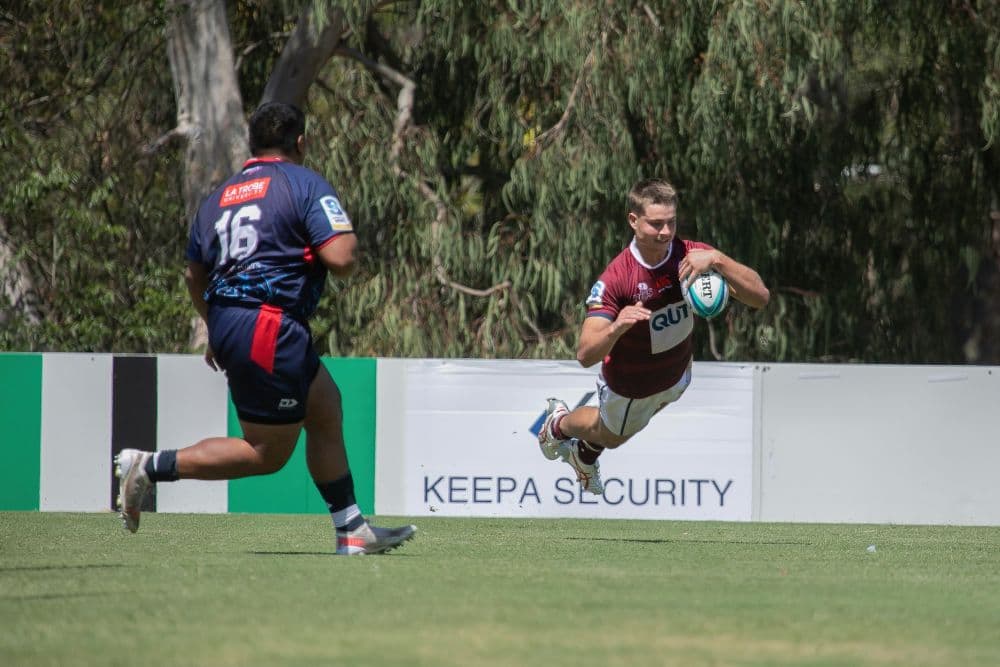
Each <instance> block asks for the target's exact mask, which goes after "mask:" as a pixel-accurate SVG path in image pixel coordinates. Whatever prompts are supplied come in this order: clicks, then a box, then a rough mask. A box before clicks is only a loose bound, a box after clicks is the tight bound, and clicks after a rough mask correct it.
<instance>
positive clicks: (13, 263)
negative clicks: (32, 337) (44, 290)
mask: <svg viewBox="0 0 1000 667" xmlns="http://www.w3.org/2000/svg"><path fill="white" fill-rule="evenodd" d="M5 229H6V223H5V221H4V219H3V218H2V217H0V294H2V295H3V301H2V302H0V325H5V324H6V323H7V322H8V321H9V320H10V318H11V311H13V312H14V313H20V316H21V318H23V320H24V321H25V322H26V323H27V324H38V323H39V322H40V321H41V319H42V318H41V314H40V312H39V308H38V293H37V291H36V290H35V286H34V283H33V282H32V280H31V274H30V273H29V272H28V270H27V267H25V266H24V265H23V263H22V262H20V261H17V260H16V259H15V257H14V251H13V250H12V249H11V246H10V242H9V240H8V238H7V234H6V232H5Z"/></svg>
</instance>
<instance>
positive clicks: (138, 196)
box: [0, 0, 1000, 363]
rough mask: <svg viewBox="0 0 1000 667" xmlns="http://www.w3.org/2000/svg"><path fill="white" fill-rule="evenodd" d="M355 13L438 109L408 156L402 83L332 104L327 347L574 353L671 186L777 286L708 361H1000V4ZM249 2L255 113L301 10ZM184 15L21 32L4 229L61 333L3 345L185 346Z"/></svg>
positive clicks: (324, 117)
mask: <svg viewBox="0 0 1000 667" xmlns="http://www.w3.org/2000/svg"><path fill="white" fill-rule="evenodd" d="M326 4H327V3H324V2H320V1H319V0H313V1H311V2H308V3H305V5H307V6H308V9H307V10H308V11H313V12H318V13H321V12H322V10H323V9H324V8H325V7H326ZM348 4H349V5H350V7H349V9H348V10H347V11H348V17H347V25H348V26H349V29H348V31H347V32H345V35H344V39H345V42H344V46H345V47H346V48H347V49H350V50H351V51H353V52H354V53H355V54H356V55H359V56H362V57H363V58H364V59H367V61H368V63H379V64H381V65H382V66H384V67H388V68H391V69H392V70H394V71H395V72H396V73H398V75H400V76H402V77H405V78H406V79H407V80H408V81H410V82H412V84H413V108H412V120H411V122H410V124H408V125H407V126H406V127H405V128H403V131H402V134H401V135H398V136H397V134H396V124H397V120H398V117H399V106H398V104H399V101H400V99H401V98H400V97H399V93H400V90H401V88H400V85H399V83H398V81H393V80H390V78H388V77H387V76H385V75H384V74H381V73H379V72H377V71H375V70H373V69H372V68H370V67H368V66H366V65H365V63H364V62H362V60H361V59H360V58H353V57H348V55H347V54H346V52H343V51H342V52H341V53H340V54H339V55H338V56H336V57H334V58H333V59H332V60H331V61H330V62H329V63H328V65H327V67H326V68H325V69H324V70H323V72H322V73H321V76H320V78H319V80H318V81H317V84H316V85H314V86H313V88H312V91H311V95H310V99H309V112H310V128H309V132H310V134H311V146H312V148H311V150H310V153H309V158H308V160H309V162H308V163H309V165H310V166H312V167H314V168H316V169H318V170H319V171H321V172H322V173H323V174H325V175H326V176H327V177H328V178H329V180H330V181H331V182H332V183H333V184H334V185H335V186H336V187H337V188H338V190H340V192H341V194H342V197H343V200H344V202H345V205H346V207H347V209H348V211H349V213H350V214H351V215H352V217H353V219H354V220H355V222H356V224H357V227H358V230H359V237H360V240H361V244H362V250H363V258H364V259H363V266H362V269H361V271H360V272H359V274H357V275H356V276H355V277H353V278H352V279H350V280H349V281H347V282H345V283H338V284H335V283H331V289H330V290H329V293H328V295H327V297H326V298H325V299H324V301H323V303H322V304H321V311H320V314H319V317H318V318H317V320H316V322H315V327H314V328H315V331H316V334H317V340H318V342H319V345H320V349H321V351H322V352H323V353H325V354H334V355H337V354H343V355H347V354H355V355H377V356H416V357H421V356H426V357H494V356H495V357H569V356H572V355H573V350H574V349H575V345H576V335H577V331H578V327H579V324H580V322H581V320H582V316H583V309H582V302H583V299H584V298H585V297H586V295H587V293H588V291H589V289H590V285H591V284H592V282H593V281H594V280H595V279H596V277H597V275H598V273H599V272H600V270H601V269H602V268H603V266H604V265H605V263H606V262H607V261H608V260H610V259H611V257H613V256H614V254H615V253H617V252H618V251H619V250H620V249H621V248H622V247H624V245H625V243H627V241H628V239H629V233H628V232H629V229H628V226H627V223H626V221H625V210H624V209H625V202H624V198H625V193H626V191H627V190H628V188H629V186H630V185H631V184H632V183H633V182H634V181H635V180H636V179H637V178H640V177H647V176H665V177H667V178H669V179H671V180H672V181H673V182H674V183H675V184H676V185H677V186H678V188H679V190H680V193H681V211H680V212H681V231H680V233H681V235H682V236H684V237H687V238H693V239H697V240H702V241H705V242H708V243H712V244H713V245H716V246H717V247H719V248H720V249H722V250H723V251H725V252H726V253H727V254H729V255H731V256H732V257H734V258H736V259H738V260H740V261H742V262H745V263H747V264H749V265H751V266H752V267H754V268H756V269H757V270H758V272H759V273H760V274H761V276H762V277H763V278H764V280H765V282H766V283H767V284H768V286H769V287H770V288H771V293H772V299H771V304H770V305H769V306H768V307H767V308H766V309H764V310H763V311H760V312H753V311H750V310H749V309H747V308H745V307H743V306H742V305H741V304H734V305H733V306H732V307H731V308H730V310H729V311H728V312H727V313H726V315H725V317H724V318H722V319H720V320H717V321H714V322H713V323H712V325H711V334H712V335H711V336H709V335H707V334H708V333H709V327H708V325H707V324H700V325H699V331H698V334H699V337H698V341H699V343H698V344H699V348H698V356H699V358H713V356H714V352H713V343H714V350H715V351H717V352H718V353H719V356H721V357H722V358H726V359H738V360H753V359H768V360H777V361H781V360H785V361H806V360H812V361H828V360H829V361H832V360H863V361H891V362H901V363H905V362H957V361H965V360H973V361H975V360H979V361H993V362H996V361H997V359H998V358H1000V348H996V347H994V348H993V351H992V352H988V354H992V355H993V356H988V357H987V358H985V359H984V358H982V357H979V358H977V357H975V356H969V354H968V353H967V352H965V351H964V349H963V346H964V345H965V344H966V342H967V340H968V339H969V338H970V336H971V335H972V332H973V330H975V329H976V328H977V327H980V326H982V324H983V318H982V317H981V316H980V317H978V318H977V316H976V315H975V314H976V313H984V312H985V313H990V312H1000V280H997V279H996V277H997V272H998V266H997V259H996V258H997V256H998V255H997V253H998V250H1000V249H998V247H997V245H998V242H997V241H996V240H995V239H994V238H993V237H992V236H991V234H993V233H994V232H993V225H994V224H995V223H994V222H992V221H991V218H990V215H991V211H992V212H993V215H998V214H997V213H996V212H997V211H998V210H1000V203H998V202H1000V192H998V190H1000V161H998V160H997V148H996V144H997V138H998V132H1000V121H998V117H1000V37H998V35H1000V8H998V6H997V5H996V3H994V2H989V1H987V0H983V1H981V2H972V1H970V2H963V3H901V4H889V5H886V4H885V3H878V2H874V0H864V1H861V2H855V3H845V2H839V1H837V0H817V1H816V2H809V3H803V2H793V1H792V0H777V1H775V2H770V3H760V2H746V1H743V0H728V1H722V0H720V1H718V2H711V3H708V2H701V1H697V0H687V1H682V2H676V1H671V2H667V1H661V2H646V3H636V4H627V3H611V4H610V5H607V4H604V3H601V4H600V5H595V4H594V3H588V2H573V1H563V2H555V1H553V0H533V1H530V0H529V1H526V2H517V3H510V2H483V3H454V2H443V1H441V0H430V1H425V2H420V3H416V2H394V3H348ZM228 7H229V16H230V20H231V35H232V39H233V49H234V52H235V53H236V54H237V55H238V56H239V63H238V67H239V75H240V81H241V86H242V88H243V92H244V100H245V106H246V107H247V110H249V109H250V108H252V107H253V106H254V104H255V102H256V100H257V99H258V97H259V95H260V92H261V91H262V90H263V88H264V85H265V83H266V77H267V75H268V73H269V71H270V68H271V66H272V65H273V62H274V60H275V59H276V58H277V56H278V54H279V53H280V51H281V48H282V46H283V44H284V40H285V36H286V35H287V34H288V32H289V31H290V30H291V29H292V28H293V26H294V22H295V20H296V13H295V12H296V9H297V5H296V4H295V3H291V2H282V3H265V2H260V1H258V0H241V1H240V2H236V3H230V4H229V5H228ZM164 11H165V10H164V8H163V7H159V6H156V5H154V6H152V7H143V6H139V5H137V6H135V7H129V8H127V9H124V10H116V11H114V12H112V11H109V10H106V9H103V6H102V5H98V6H96V7H91V6H90V5H88V6H87V9H86V10H85V9H83V6H82V5H80V4H79V3H76V2H71V1H69V0H62V1H61V2H57V3H38V2H20V3H15V6H14V7H12V8H11V9H9V10H5V12H4V13H0V30H2V32H0V40H2V41H0V43H2V45H3V49H4V51H5V52H6V53H8V54H10V56H11V62H12V64H13V68H12V73H11V74H10V75H9V77H8V78H9V79H10V80H9V85H6V86H4V87H3V90H2V91H0V95H2V101H0V147H3V148H4V150H5V151H7V153H8V155H11V156H12V158H13V159H12V168H13V171H14V173H13V175H12V180H11V181H10V182H11V183H12V184H13V185H12V186H10V187H5V188H4V189H3V190H2V191H0V206H2V208H0V210H2V211H3V219H4V227H5V229H4V230H0V231H4V232H5V233H6V235H7V236H8V237H9V238H10V239H12V240H13V242H14V246H15V248H16V251H17V255H18V258H19V259H20V260H21V262H22V263H21V265H22V266H27V267H28V270H29V271H30V273H31V277H32V279H33V280H34V282H35V283H36V285H37V286H38V288H39V292H40V293H41V294H42V295H43V297H44V299H43V304H42V306H43V310H44V314H45V318H44V321H43V322H42V323H41V324H40V325H37V326H32V325H30V324H29V323H26V322H25V321H23V320H19V319H18V318H16V317H15V318H13V319H12V320H10V321H9V324H8V325H6V327H5V329H4V330H3V331H2V332H0V346H4V347H6V348H28V349H66V350H70V349H93V350H123V351H124V350H128V351H174V350H181V349H184V346H185V345H186V340H187V334H188V320H189V317H190V314H191V313H190V310H189V308H188V306H187V305H186V295H185V294H184V292H183V288H182V286H181V283H180V280H179V277H178V275H179V272H180V263H181V256H182V251H183V244H184V229H183V227H184V225H183V222H182V218H183V213H182V211H181V208H182V204H181V201H180V196H179V192H180V185H179V183H180V179H179V174H178V171H179V169H181V168H182V165H181V162H180V160H179V159H178V155H177V154H176V153H175V152H174V151H175V149H176V147H170V146H168V147H167V148H166V150H162V151H160V152H159V153H156V154H155V155H145V154H144V153H143V151H142V148H143V147H144V146H145V145H147V144H148V143H149V142H151V141H152V140H154V139H155V138H156V137H158V136H160V135H161V134H162V133H164V132H166V131H167V130H169V129H170V128H171V127H172V125H173V123H174V118H173V114H174V110H173V103H172V98H171V86H172V84H171V81H170V79H169V71H168V69H167V68H166V66H165V63H166V58H165V55H164V48H163V43H164V30H163V29H164V25H165V20H166V17H165V14H164ZM299 11H305V10H299ZM79 35H86V38H85V39H84V40H81V39H79V37H78V36H79ZM112 64H113V65H112ZM397 139H398V140H399V143H398V148H399V152H398V159H397V158H396V157H395V153H394V146H397V143H396V140H397ZM84 250H85V251H84ZM476 291H480V292H483V293H486V295H485V296H484V295H477V294H476V293H475V292H476ZM987 338H989V337H988V336H987Z"/></svg>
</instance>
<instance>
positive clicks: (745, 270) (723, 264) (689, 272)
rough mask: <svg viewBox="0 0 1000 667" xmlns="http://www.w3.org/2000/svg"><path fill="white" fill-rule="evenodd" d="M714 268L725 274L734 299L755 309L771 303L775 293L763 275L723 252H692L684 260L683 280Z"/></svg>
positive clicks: (723, 275)
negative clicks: (770, 289) (765, 282)
mask: <svg viewBox="0 0 1000 667" xmlns="http://www.w3.org/2000/svg"><path fill="white" fill-rule="evenodd" d="M710 269H714V270H716V271H718V272H719V273H721V274H722V277H723V278H725V279H726V282H727V283H729V289H730V291H731V293H732V295H733V297H734V298H736V299H738V300H740V301H742V302H743V303H745V304H746V305H748V306H750V307H751V308H763V307H764V306H766V305H767V302H768V301H770V300H771V292H770V291H769V290H768V289H767V286H766V285H765V284H764V281H763V280H762V279H761V277H760V274H758V273H757V272H756V271H754V270H753V269H751V268H750V267H749V266H747V265H746V264H741V263H740V262H737V261H736V260H735V259H733V258H732V257H730V256H729V255H727V254H726V253H724V252H722V251H721V250H691V251H689V252H688V254H687V255H685V257H684V259H682V260H681V264H680V267H679V274H680V278H681V280H687V279H688V278H690V277H692V276H696V275H699V274H701V273H704V272H705V271H708V270H710Z"/></svg>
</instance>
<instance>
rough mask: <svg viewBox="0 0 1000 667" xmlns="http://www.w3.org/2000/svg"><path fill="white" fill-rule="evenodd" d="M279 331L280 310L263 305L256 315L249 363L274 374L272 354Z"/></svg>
mask: <svg viewBox="0 0 1000 667" xmlns="http://www.w3.org/2000/svg"><path fill="white" fill-rule="evenodd" d="M280 329H281V308H277V307H275V306H271V305H268V304H266V303H265V304H264V305H262V306H261V307H260V310H259V311H258V313H257V323H256V324H255V325H254V328H253V342H252V343H251V344H250V361H252V362H254V363H255V364H257V365H258V366H260V367H261V368H263V369H264V370H265V371H267V372H268V373H273V372H274V354H275V351H276V350H277V349H278V331H279V330H280Z"/></svg>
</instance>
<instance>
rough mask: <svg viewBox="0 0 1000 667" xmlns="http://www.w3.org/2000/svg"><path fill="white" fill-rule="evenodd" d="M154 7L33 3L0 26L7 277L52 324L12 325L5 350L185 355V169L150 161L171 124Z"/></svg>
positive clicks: (172, 161)
mask: <svg viewBox="0 0 1000 667" xmlns="http://www.w3.org/2000/svg"><path fill="white" fill-rule="evenodd" d="M143 4H144V3H139V4H136V5H135V6H130V7H127V8H118V9H116V10H114V11H112V10H110V9H106V8H102V7H101V6H100V5H98V6H90V5H87V6H85V5H82V4H81V3H77V2H69V1H63V2H21V3H16V4H15V6H13V7H10V9H8V10H7V11H5V12H4V13H3V14H2V15H0V43H2V45H3V49H4V51H5V52H6V54H7V55H9V56H10V68H9V69H8V70H7V74H6V75H5V77H6V79H7V80H6V81H5V85H4V86H3V87H2V89H0V96H2V101H0V148H2V149H3V151H4V153H5V155H6V156H7V175H6V185H5V187H3V188H2V190H0V211H3V213H2V224H3V227H2V229H0V232H2V233H3V238H5V239H7V240H8V243H9V244H10V248H11V250H12V252H13V255H14V259H15V264H14V265H13V266H10V267H2V268H3V269H6V270H7V271H8V272H9V271H11V270H13V271H18V272H21V273H23V274H26V275H27V276H28V277H29V278H30V280H31V282H32V283H33V285H34V286H35V291H36V295H37V298H38V300H39V303H38V309H39V314H40V316H41V321H40V322H39V323H38V324H37V325H34V326H31V325H29V323H28V322H26V321H25V320H24V319H23V318H18V317H16V316H15V317H12V318H11V321H10V323H9V325H8V326H7V327H5V328H4V330H3V331H2V332H0V346H2V347H3V348H4V349H22V350H56V351H77V350H79V351H86V350H92V351H109V350H114V351H150V350H156V351H164V352H171V351H182V350H183V349H184V346H185V344H186V340H187V335H188V334H187V327H186V326H184V325H183V324H182V323H183V322H184V320H185V319H186V318H188V317H189V314H188V312H189V308H190V306H189V305H188V304H187V303H186V300H184V299H181V292H180V287H181V282H180V279H179V275H180V274H179V270H180V266H181V261H180V259H181V256H182V248H183V243H184V237H185V230H184V228H183V220H182V218H181V217H179V215H180V211H179V209H178V205H177V203H178V197H177V191H178V175H179V174H178V168H179V165H180V163H179V161H178V159H177V158H176V156H174V155H173V154H165V155H160V156H157V157H155V158H153V157H151V156H145V155H144V154H143V148H144V147H145V146H146V145H147V144H149V143H150V142H152V141H153V140H155V139H156V138H157V137H158V136H159V135H160V134H161V133H162V132H164V131H165V130H167V129H169V128H170V127H172V123H173V114H174V111H173V106H172V98H171V81H170V75H169V69H168V68H165V67H164V66H163V64H164V46H163V35H164V15H163V13H162V10H155V9H147V8H145V7H144V6H143ZM80 35H85V36H86V38H85V39H81V38H80ZM15 315H16V314H15Z"/></svg>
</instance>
